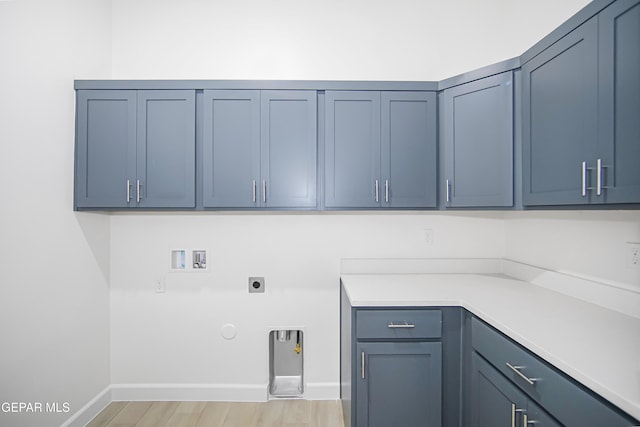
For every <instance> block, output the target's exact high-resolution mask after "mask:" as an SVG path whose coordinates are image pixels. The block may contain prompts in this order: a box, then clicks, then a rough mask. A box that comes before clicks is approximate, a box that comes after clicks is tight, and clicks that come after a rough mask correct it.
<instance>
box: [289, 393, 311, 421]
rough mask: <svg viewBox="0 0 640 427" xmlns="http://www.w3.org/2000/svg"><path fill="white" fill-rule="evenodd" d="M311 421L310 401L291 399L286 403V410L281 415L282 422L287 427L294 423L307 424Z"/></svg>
mask: <svg viewBox="0 0 640 427" xmlns="http://www.w3.org/2000/svg"><path fill="white" fill-rule="evenodd" d="M310 422H311V401H310V400H303V399H292V400H289V401H288V403H287V410H286V411H285V412H284V414H283V417H282V424H283V425H287V427H288V426H289V425H290V424H291V425H296V424H298V425H299V424H303V425H307V424H309V423H310Z"/></svg>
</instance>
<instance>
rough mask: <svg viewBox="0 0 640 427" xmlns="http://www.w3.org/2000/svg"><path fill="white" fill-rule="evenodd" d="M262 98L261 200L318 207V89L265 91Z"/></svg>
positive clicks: (277, 204) (274, 204) (273, 204)
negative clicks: (316, 90)
mask: <svg viewBox="0 0 640 427" xmlns="http://www.w3.org/2000/svg"><path fill="white" fill-rule="evenodd" d="M261 99H262V101H261V104H262V107H261V112H260V114H261V117H262V119H261V122H262V126H261V134H262V137H261V158H262V161H261V171H262V177H261V181H262V182H261V191H262V192H263V194H262V197H261V203H262V205H263V206H267V207H278V208H285V207H286V208H294V207H315V206H316V159H317V155H316V153H317V148H316V147H317V142H316V138H317V137H316V135H317V100H316V92H315V91H283V90H273V91H262V93H261Z"/></svg>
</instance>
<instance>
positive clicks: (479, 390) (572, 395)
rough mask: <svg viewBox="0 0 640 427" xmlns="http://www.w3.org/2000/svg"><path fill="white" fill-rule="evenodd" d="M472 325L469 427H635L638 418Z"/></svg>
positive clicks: (499, 336) (481, 326)
mask: <svg viewBox="0 0 640 427" xmlns="http://www.w3.org/2000/svg"><path fill="white" fill-rule="evenodd" d="M470 327H471V339H470V341H471V344H470V347H471V348H470V349H469V350H468V351H470V352H472V359H471V364H472V369H471V379H470V384H469V386H468V387H469V389H470V392H469V397H468V400H469V402H468V403H467V405H470V407H468V408H465V409H466V414H467V416H468V417H469V418H470V421H469V423H468V424H469V425H470V426H472V427H485V426H486V427H489V426H497V425H515V426H521V427H525V426H527V425H530V424H535V425H540V426H553V427H555V426H566V427H574V426H575V427H602V426H607V427H629V426H634V425H638V420H634V419H633V418H632V417H630V416H628V415H626V414H625V413H624V412H622V411H620V410H619V409H618V408H616V407H614V406H613V405H611V404H610V403H609V402H607V401H606V400H604V399H603V398H601V397H600V396H598V395H596V394H595V393H593V392H592V391H591V390H589V389H587V388H586V387H584V386H582V385H581V384H579V383H578V382H577V381H575V380H573V379H572V378H570V377H568V376H567V375H565V374H564V373H562V372H560V371H559V370H557V369H556V368H555V367H553V366H552V365H550V364H549V363H547V362H546V361H544V360H542V359H540V358H539V357H537V356H536V355H534V354H533V353H531V352H530V351H528V350H527V349H525V348H524V347H522V346H520V345H519V344H517V343H515V342H513V341H512V340H510V339H509V338H507V337H506V336H504V335H503V334H502V333H500V332H498V331H497V330H495V329H494V328H492V327H491V326H489V325H487V324H486V323H484V322H482V321H481V320H479V319H478V318H476V317H472V318H471V319H470ZM510 422H511V423H512V424H510ZM527 423H529V424H527ZM465 425H467V423H465Z"/></svg>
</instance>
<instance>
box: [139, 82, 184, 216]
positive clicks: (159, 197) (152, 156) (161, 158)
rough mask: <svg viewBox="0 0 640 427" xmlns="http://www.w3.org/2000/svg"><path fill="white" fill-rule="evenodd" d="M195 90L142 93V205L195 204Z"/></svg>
mask: <svg viewBox="0 0 640 427" xmlns="http://www.w3.org/2000/svg"><path fill="white" fill-rule="evenodd" d="M195 105H196V104H195V92H194V91H192V90H142V91H139V92H138V123H139V125H138V138H137V174H136V189H135V194H136V198H137V199H138V200H139V202H138V206H140V207H152V208H193V207H195V184H196V183H195V162H196V158H195V146H196V138H195V114H196V111H195Z"/></svg>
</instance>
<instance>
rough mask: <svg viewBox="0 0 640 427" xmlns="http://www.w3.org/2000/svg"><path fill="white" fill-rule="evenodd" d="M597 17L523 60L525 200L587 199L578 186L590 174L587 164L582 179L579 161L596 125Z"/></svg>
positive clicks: (589, 178) (586, 184)
mask: <svg viewBox="0 0 640 427" xmlns="http://www.w3.org/2000/svg"><path fill="white" fill-rule="evenodd" d="M597 23H598V22H597V18H592V19H591V20H589V21H587V22H586V23H584V24H582V25H581V26H580V27H578V28H576V29H575V30H574V31H572V32H571V33H569V34H568V35H566V36H565V37H564V38H562V39H560V40H559V41H558V42H557V43H555V44H553V45H552V46H551V47H549V48H548V49H546V50H545V51H543V52H542V53H540V54H539V55H538V56H536V57H534V58H533V59H532V60H531V61H529V62H527V63H526V64H524V65H523V66H522V75H523V105H522V114H523V136H522V137H523V186H524V189H523V201H524V204H525V205H564V204H582V203H587V202H588V199H589V197H588V196H587V197H585V196H583V195H582V194H583V191H582V189H583V186H584V187H590V186H591V184H592V183H593V182H592V181H593V178H594V174H593V173H591V172H592V171H590V170H587V171H586V173H585V174H584V175H586V176H585V179H584V181H585V182H584V184H583V178H582V177H583V170H582V162H585V161H588V160H589V157H590V156H591V154H590V153H593V152H594V149H595V142H596V139H597V131H598V129H597V127H598V123H597V119H598V105H597V102H598V90H597V84H598V64H597V60H598V52H597V49H598V44H597V34H598V32H597V30H598V25H597ZM592 166H593V165H591V164H588V167H589V168H591V167H592ZM586 193H587V194H588V193H589V191H586Z"/></svg>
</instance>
